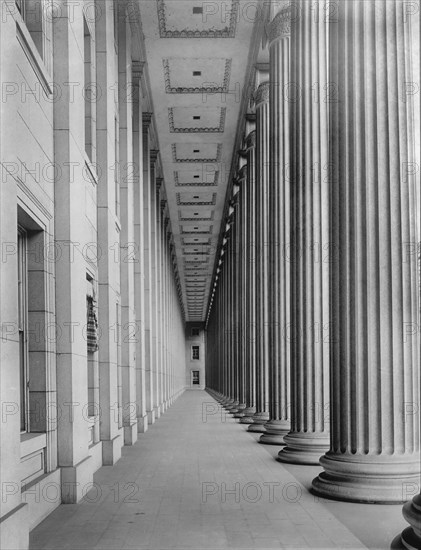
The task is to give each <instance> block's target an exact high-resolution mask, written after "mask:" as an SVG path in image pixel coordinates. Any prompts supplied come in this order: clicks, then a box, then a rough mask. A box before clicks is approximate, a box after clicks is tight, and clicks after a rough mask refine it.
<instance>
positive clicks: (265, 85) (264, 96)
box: [254, 81, 269, 106]
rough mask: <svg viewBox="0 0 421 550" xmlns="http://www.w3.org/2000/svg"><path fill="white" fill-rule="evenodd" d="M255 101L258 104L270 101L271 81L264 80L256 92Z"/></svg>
mask: <svg viewBox="0 0 421 550" xmlns="http://www.w3.org/2000/svg"><path fill="white" fill-rule="evenodd" d="M254 101H255V103H256V106H257V105H260V103H267V102H268V101H269V81H266V82H262V83H261V84H260V85H259V87H258V88H257V90H256V91H255V92H254Z"/></svg>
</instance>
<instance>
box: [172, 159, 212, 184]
mask: <svg viewBox="0 0 421 550" xmlns="http://www.w3.org/2000/svg"><path fill="white" fill-rule="evenodd" d="M218 180H219V170H218V166H217V165H214V164H203V165H201V166H200V165H198V166H197V167H194V168H193V167H192V169H191V170H182V171H178V170H176V171H174V183H175V185H176V187H195V186H197V187H208V186H209V187H211V186H215V185H218Z"/></svg>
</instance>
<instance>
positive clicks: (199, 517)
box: [30, 390, 405, 550]
mask: <svg viewBox="0 0 421 550" xmlns="http://www.w3.org/2000/svg"><path fill="white" fill-rule="evenodd" d="M246 427H247V426H244V425H241V424H238V423H237V421H236V420H234V419H233V418H232V417H231V415H230V414H228V413H227V412H225V410H224V409H222V408H221V407H220V405H219V404H218V403H217V402H216V401H215V400H214V399H213V397H211V396H210V395H209V394H208V393H207V392H205V391H200V390H198V391H186V392H184V393H183V394H182V395H181V396H180V397H179V398H178V399H177V400H176V401H175V403H174V404H173V405H172V406H171V407H170V408H169V409H168V411H167V412H166V413H165V414H164V415H163V416H162V417H161V418H160V419H159V420H158V421H157V422H156V423H155V424H154V425H153V426H151V427H150V429H149V430H148V431H147V432H146V433H144V434H142V435H140V437H139V440H138V441H137V443H136V444H135V445H133V446H131V447H124V449H123V456H122V458H121V460H120V461H119V462H118V463H117V464H116V465H115V466H114V467H107V466H104V467H102V468H100V470H98V472H97V473H96V474H95V475H94V484H93V486H92V485H90V487H92V488H91V489H90V490H89V491H88V489H89V486H88V487H86V488H85V493H86V495H85V498H84V499H83V500H82V502H81V503H79V504H63V505H61V506H59V507H58V508H57V509H56V510H55V511H54V512H53V513H52V514H50V515H49V516H48V517H47V519H46V520H44V521H43V522H42V523H41V524H40V525H39V526H38V527H36V528H35V529H34V530H33V531H32V532H31V534H30V548H31V549H33V550H35V549H44V548H45V549H47V548H50V549H53V548H54V549H57V550H58V549H62V548H63V549H64V548H71V549H74V550H76V549H91V548H95V549H104V550H105V549H115V550H117V549H123V548H126V549H135V548H136V549H142V548H144V549H149V548H159V549H162V550H164V549H167V548H175V549H180V550H181V549H184V548H194V549H196V550H200V549H201V548H206V549H210V548H242V549H245V548H258V549H260V550H263V549H265V548H365V547H369V548H388V547H390V541H391V540H392V539H393V538H394V536H395V535H396V534H398V533H400V532H401V530H402V529H403V528H404V527H405V521H404V519H403V518H402V516H401V514H400V510H401V506H400V505H391V506H381V505H365V504H354V503H345V502H334V501H329V500H323V499H319V498H317V497H315V496H314V495H312V494H310V493H309V491H308V487H310V484H311V479H312V478H313V477H314V475H316V474H317V473H318V472H319V471H320V468H318V467H314V466H292V465H291V466H289V465H284V464H281V463H279V462H277V461H276V460H275V456H276V453H277V452H278V450H279V449H278V448H277V447H276V446H265V445H260V444H258V442H257V441H256V438H257V436H258V435H259V434H252V433H250V432H247V431H246ZM295 476H297V477H295Z"/></svg>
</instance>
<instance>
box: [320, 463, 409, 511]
mask: <svg viewBox="0 0 421 550" xmlns="http://www.w3.org/2000/svg"><path fill="white" fill-rule="evenodd" d="M320 464H321V465H322V466H323V468H324V469H325V471H324V472H322V473H321V474H319V476H318V477H316V478H315V479H313V483H312V485H313V490H314V492H315V493H317V494H318V495H320V496H322V497H325V498H330V499H333V500H344V501H349V502H370V503H377V504H399V503H403V502H405V501H406V498H405V495H404V487H405V486H407V484H410V485H412V486H414V485H418V484H419V471H420V461H419V457H418V456H417V458H416V459H414V458H412V459H411V460H407V461H404V457H401V459H400V460H399V459H398V458H394V457H393V456H392V455H389V456H388V457H386V456H381V455H361V454H358V455H351V454H350V453H347V454H343V455H338V454H336V453H335V454H334V453H330V452H328V453H326V454H325V455H324V456H322V457H321V458H320Z"/></svg>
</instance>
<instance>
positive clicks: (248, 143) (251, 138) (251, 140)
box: [244, 130, 256, 151]
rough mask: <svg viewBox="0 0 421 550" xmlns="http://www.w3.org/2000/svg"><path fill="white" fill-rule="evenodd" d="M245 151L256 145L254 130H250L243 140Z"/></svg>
mask: <svg viewBox="0 0 421 550" xmlns="http://www.w3.org/2000/svg"><path fill="white" fill-rule="evenodd" d="M244 144H245V148H246V151H248V150H249V149H251V148H252V147H256V130H252V131H251V132H250V133H249V134H248V135H247V136H246V139H245V141H244Z"/></svg>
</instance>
